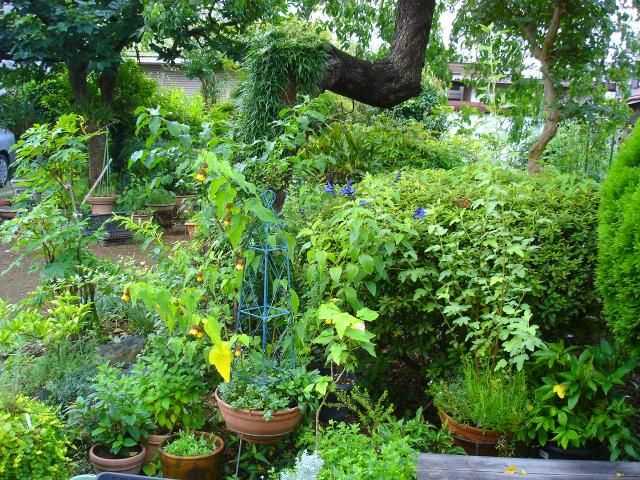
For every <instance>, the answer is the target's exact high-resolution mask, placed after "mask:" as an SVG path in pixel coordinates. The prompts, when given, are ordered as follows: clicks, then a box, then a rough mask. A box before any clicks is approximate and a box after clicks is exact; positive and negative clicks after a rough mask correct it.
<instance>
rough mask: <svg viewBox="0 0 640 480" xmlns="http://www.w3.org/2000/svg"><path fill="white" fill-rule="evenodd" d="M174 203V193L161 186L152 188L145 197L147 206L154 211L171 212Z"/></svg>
mask: <svg viewBox="0 0 640 480" xmlns="http://www.w3.org/2000/svg"><path fill="white" fill-rule="evenodd" d="M175 204H176V194H175V193H173V192H170V191H169V190H167V189H166V188H163V187H157V188H154V189H153V190H151V191H150V192H149V193H148V194H147V197H146V205H147V207H148V208H150V209H151V210H153V211H154V212H155V213H167V212H173V207H174V206H175Z"/></svg>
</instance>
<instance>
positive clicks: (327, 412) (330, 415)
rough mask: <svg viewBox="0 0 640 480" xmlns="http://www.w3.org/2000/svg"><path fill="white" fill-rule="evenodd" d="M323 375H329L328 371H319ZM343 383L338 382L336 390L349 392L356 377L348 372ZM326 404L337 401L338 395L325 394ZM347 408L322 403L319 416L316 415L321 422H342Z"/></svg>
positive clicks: (347, 410) (345, 416) (346, 415)
mask: <svg viewBox="0 0 640 480" xmlns="http://www.w3.org/2000/svg"><path fill="white" fill-rule="evenodd" d="M320 373H322V374H323V375H329V372H328V371H323V370H321V372H320ZM347 380H348V381H346V382H345V383H339V384H337V385H336V391H338V392H343V393H346V392H350V391H351V389H353V385H354V383H355V380H356V377H355V375H353V374H349V375H348V377H347ZM325 403H327V404H332V403H333V404H336V403H339V400H338V397H337V395H336V394H335V393H330V394H329V396H327V401H326V402H325ZM349 413H350V412H349V409H348V408H346V407H332V406H327V405H324V406H323V407H322V409H321V410H320V416H319V417H318V418H319V419H320V421H321V422H329V420H334V421H336V422H342V421H344V420H345V419H346V418H347V417H348V416H349Z"/></svg>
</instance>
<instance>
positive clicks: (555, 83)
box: [454, 0, 637, 170]
mask: <svg viewBox="0 0 640 480" xmlns="http://www.w3.org/2000/svg"><path fill="white" fill-rule="evenodd" d="M622 3H623V2H616V1H615V0H518V1H514V0H462V1H461V3H460V7H459V10H458V11H459V14H458V16H457V18H456V21H455V25H454V33H455V34H456V35H460V36H461V37H462V38H463V39H464V41H465V43H466V46H467V47H469V48H471V49H473V48H474V47H475V46H476V45H478V44H480V43H482V38H483V36H484V35H485V32H484V31H483V30H482V28H481V25H489V24H494V25H495V26H496V28H498V29H500V30H503V31H505V32H506V33H507V40H506V41H505V42H503V43H502V44H501V45H500V46H501V47H502V48H501V49H500V52H501V54H502V55H503V57H504V60H505V63H506V64H508V65H509V66H510V68H511V72H510V73H512V74H514V75H521V74H522V71H523V70H524V69H525V60H526V53H527V52H528V53H529V55H531V56H532V57H533V58H534V59H535V60H536V61H537V62H538V65H539V66H540V72H541V74H542V83H543V87H544V100H543V102H544V117H545V118H544V126H543V128H542V132H541V133H540V135H539V136H538V138H537V139H536V140H535V141H534V143H533V144H532V145H531V146H530V148H529V152H528V157H529V168H530V169H532V170H537V169H538V159H539V158H540V156H541V155H542V153H543V152H544V149H545V147H546V146H547V144H548V143H549V141H550V140H551V139H552V138H553V137H554V136H555V135H556V132H557V130H558V125H559V123H560V121H561V120H562V118H563V117H564V116H565V114H566V113H567V112H569V111H576V105H579V104H581V103H584V101H585V98H589V99H593V98H597V97H598V96H599V97H601V98H602V97H603V96H604V91H605V90H604V83H605V82H607V81H613V82H617V83H618V84H619V85H626V83H627V82H628V79H629V76H630V74H631V72H632V66H633V62H634V55H635V53H636V52H637V51H636V50H635V45H636V43H635V42H636V39H635V38H634V35H633V32H632V29H631V25H630V20H631V18H630V16H629V12H628V11H627V10H626V9H625V8H624V6H623V5H622ZM514 46H515V47H516V48H514Z"/></svg>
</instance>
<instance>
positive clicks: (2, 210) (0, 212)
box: [0, 207, 18, 220]
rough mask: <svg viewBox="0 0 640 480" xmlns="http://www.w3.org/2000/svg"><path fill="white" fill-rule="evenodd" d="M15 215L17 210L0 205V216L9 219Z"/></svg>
mask: <svg viewBox="0 0 640 480" xmlns="http://www.w3.org/2000/svg"><path fill="white" fill-rule="evenodd" d="M16 215H18V211H17V210H15V209H13V208H11V207H0V218H4V219H5V220H11V219H12V218H16Z"/></svg>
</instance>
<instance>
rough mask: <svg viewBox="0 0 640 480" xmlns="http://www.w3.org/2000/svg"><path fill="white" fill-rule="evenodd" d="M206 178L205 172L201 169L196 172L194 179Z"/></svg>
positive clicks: (203, 179) (202, 179) (200, 180)
mask: <svg viewBox="0 0 640 480" xmlns="http://www.w3.org/2000/svg"><path fill="white" fill-rule="evenodd" d="M206 179H207V172H205V171H204V169H203V170H200V171H199V172H198V173H197V174H196V180H198V181H199V182H204V181H205V180H206Z"/></svg>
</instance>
